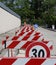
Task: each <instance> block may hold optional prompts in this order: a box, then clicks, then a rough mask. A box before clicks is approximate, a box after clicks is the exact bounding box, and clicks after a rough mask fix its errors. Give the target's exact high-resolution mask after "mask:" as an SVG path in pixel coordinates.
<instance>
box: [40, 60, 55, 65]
mask: <svg viewBox="0 0 56 65" xmlns="http://www.w3.org/2000/svg"><path fill="white" fill-rule="evenodd" d="M55 64H56V59H46V60H45V61H44V62H43V63H42V64H41V65H55Z"/></svg>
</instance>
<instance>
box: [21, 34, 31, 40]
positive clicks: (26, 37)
mask: <svg viewBox="0 0 56 65" xmlns="http://www.w3.org/2000/svg"><path fill="white" fill-rule="evenodd" d="M29 37H30V36H29V35H28V36H25V37H24V38H23V39H22V40H27V39H28V38H29Z"/></svg>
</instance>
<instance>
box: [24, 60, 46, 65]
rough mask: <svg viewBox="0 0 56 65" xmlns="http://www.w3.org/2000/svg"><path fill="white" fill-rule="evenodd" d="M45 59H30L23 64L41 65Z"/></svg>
mask: <svg viewBox="0 0 56 65" xmlns="http://www.w3.org/2000/svg"><path fill="white" fill-rule="evenodd" d="M45 60H46V59H31V60H29V61H28V62H27V63H26V64H25V65H41V64H42V63H43V62H44V61H45Z"/></svg>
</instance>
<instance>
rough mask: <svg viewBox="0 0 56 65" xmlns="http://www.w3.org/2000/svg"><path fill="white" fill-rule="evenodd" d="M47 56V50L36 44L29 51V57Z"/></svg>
mask: <svg viewBox="0 0 56 65" xmlns="http://www.w3.org/2000/svg"><path fill="white" fill-rule="evenodd" d="M46 56H47V52H46V50H45V48H43V47H42V46H39V45H36V46H34V47H32V48H31V49H30V51H29V57H40V58H41V57H44V58H45V57H46Z"/></svg>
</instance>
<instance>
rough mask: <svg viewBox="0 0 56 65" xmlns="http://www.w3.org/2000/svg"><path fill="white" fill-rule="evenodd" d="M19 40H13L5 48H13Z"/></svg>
mask: <svg viewBox="0 0 56 65" xmlns="http://www.w3.org/2000/svg"><path fill="white" fill-rule="evenodd" d="M19 42H20V41H13V42H12V43H11V44H10V45H9V46H8V47H7V48H14V47H16V46H17V45H18V44H19Z"/></svg>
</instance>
